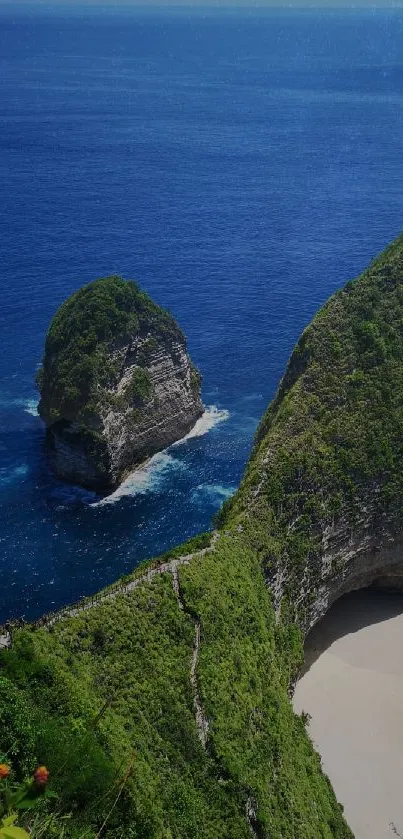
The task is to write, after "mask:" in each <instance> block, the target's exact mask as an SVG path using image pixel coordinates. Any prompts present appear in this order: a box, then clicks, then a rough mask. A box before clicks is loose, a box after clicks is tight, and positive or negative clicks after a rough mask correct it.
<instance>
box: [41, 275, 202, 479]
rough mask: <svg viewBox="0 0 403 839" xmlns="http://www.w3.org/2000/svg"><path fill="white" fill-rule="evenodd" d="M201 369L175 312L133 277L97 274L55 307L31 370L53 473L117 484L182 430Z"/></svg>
mask: <svg viewBox="0 0 403 839" xmlns="http://www.w3.org/2000/svg"><path fill="white" fill-rule="evenodd" d="M200 382H201V377H200V375H199V373H198V371H197V370H196V368H195V367H194V365H193V364H192V361H191V360H190V358H189V355H188V353H187V352H186V340H185V336H184V334H183V332H182V331H181V330H180V329H179V327H178V325H177V324H176V323H175V321H174V319H173V318H172V317H171V315H169V314H168V313H167V312H166V311H164V310H163V309H161V308H160V307H159V306H157V305H156V304H155V303H153V302H152V301H151V300H150V298H149V297H148V296H147V295H146V294H145V293H144V292H142V291H140V289H139V288H138V286H137V285H136V284H135V283H134V282H130V281H124V280H122V279H121V278H120V277H115V276H111V277H106V278H104V279H100V280H96V281H95V282H93V283H90V284H89V285H88V286H85V287H84V288H82V289H80V290H79V291H78V292H76V293H75V294H73V295H72V297H70V298H69V299H68V300H67V301H66V302H65V303H63V305H62V306H61V307H60V309H59V310H58V312H57V313H56V315H55V317H54V318H53V321H52V323H51V325H50V328H49V331H48V335H47V338H46V345H45V355H44V360H43V365H42V368H41V370H40V371H39V374H38V385H39V389H40V394H41V399H40V403H39V413H40V416H41V417H42V419H43V420H44V421H45V423H46V425H47V427H48V439H49V448H50V452H51V458H52V462H53V465H54V468H55V471H56V472H57V474H58V475H59V476H60V477H62V478H64V479H66V480H69V481H73V482H75V483H79V484H83V485H84V486H89V487H94V488H101V489H108V488H112V487H114V486H116V485H117V484H118V483H119V482H120V481H121V480H122V478H123V477H124V476H125V474H126V473H127V472H128V471H129V470H130V469H132V468H133V467H134V466H135V465H138V464H139V463H141V462H143V461H144V460H145V459H147V458H149V457H150V456H151V455H153V454H155V452H157V451H160V450H161V449H164V448H166V447H167V446H169V445H170V444H171V443H173V442H175V441H176V440H179V439H180V438H181V437H184V436H185V435H186V434H187V433H188V432H189V431H190V429H191V428H192V426H193V425H194V424H195V422H196V421H197V419H198V418H199V417H200V416H201V414H202V412H203V406H202V402H201V398H200Z"/></svg>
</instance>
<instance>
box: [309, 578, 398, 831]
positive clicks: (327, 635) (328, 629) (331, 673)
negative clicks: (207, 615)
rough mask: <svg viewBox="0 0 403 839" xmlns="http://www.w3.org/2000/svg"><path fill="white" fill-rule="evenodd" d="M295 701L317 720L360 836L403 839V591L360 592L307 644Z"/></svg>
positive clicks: (327, 762)
mask: <svg viewBox="0 0 403 839" xmlns="http://www.w3.org/2000/svg"><path fill="white" fill-rule="evenodd" d="M294 708H295V710H296V711H297V712H298V713H300V712H301V711H307V712H308V713H309V714H310V715H311V717H312V719H311V721H310V724H309V732H310V736H311V737H312V739H313V741H314V743H315V745H316V747H317V749H318V751H319V752H320V754H321V756H322V762H323V766H324V770H325V772H326V773H327V774H328V776H329V778H330V780H331V782H332V784H333V787H334V789H335V792H336V795H337V797H338V799H339V801H340V802H341V803H342V804H343V805H344V808H345V816H346V819H347V821H348V823H349V825H350V827H351V828H352V830H353V832H354V834H355V837H356V839H392V837H396V836H397V837H401V838H402V839H403V596H400V595H397V594H385V593H381V592H375V591H371V590H363V591H359V592H353V593H351V594H349V595H346V596H345V597H344V598H342V599H340V600H339V601H338V602H337V603H335V604H334V606H333V607H332V609H331V610H330V612H329V613H328V615H327V616H326V617H325V618H324V620H323V621H322V622H321V623H320V624H319V625H318V626H317V627H315V629H314V630H313V631H312V633H311V635H310V636H309V638H308V640H307V644H306V670H305V673H304V675H303V676H302V678H301V679H300V681H299V683H298V685H297V688H296V692H295V697H294Z"/></svg>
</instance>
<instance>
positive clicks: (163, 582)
mask: <svg viewBox="0 0 403 839" xmlns="http://www.w3.org/2000/svg"><path fill="white" fill-rule="evenodd" d="M402 336H403V239H399V240H398V241H397V242H396V243H395V244H394V245H393V246H392V247H391V248H390V249H388V251H387V252H386V253H385V254H384V255H383V256H382V257H381V258H380V259H379V260H377V261H376V262H375V263H374V264H373V265H372V266H371V268H370V269H369V270H368V271H367V272H365V274H364V275H363V277H362V278H360V280H359V281H356V282H352V283H349V284H348V285H347V286H346V288H345V289H344V290H343V291H341V292H339V293H337V294H336V295H335V296H334V297H333V298H332V299H331V300H330V301H329V302H328V303H327V305H326V306H325V307H324V308H323V309H322V311H321V312H320V313H319V314H318V315H317V317H316V318H315V319H314V321H313V323H312V324H311V326H310V327H309V328H308V329H307V330H306V331H305V332H304V334H303V335H302V337H301V339H300V341H299V343H298V345H297V347H296V350H295V351H294V353H293V356H292V358H291V360H290V363H289V365H288V368H287V371H286V374H285V377H284V379H283V381H282V383H281V385H280V388H279V391H278V394H277V396H276V398H275V400H274V402H273V403H272V405H271V406H270V407H269V409H268V411H267V413H266V415H265V416H264V418H263V420H262V423H261V425H260V428H259V431H258V434H257V438H256V443H255V448H254V451H253V454H252V457H251V460H250V463H249V466H248V468H247V471H246V475H245V478H244V480H243V483H242V485H241V487H240V490H239V491H238V493H237V494H236V495H235V496H234V497H233V498H232V499H230V500H229V501H228V502H226V504H225V505H224V507H223V510H222V513H221V516H220V533H219V538H218V539H217V541H216V542H215V543H214V545H213V546H212V548H211V550H209V551H207V552H204V553H203V554H199V555H198V554H197V553H196V554H195V555H194V556H193V558H192V559H191V561H189V562H188V564H181V565H180V566H177V574H178V583H179V589H178V588H176V589H175V587H174V585H173V583H174V582H175V579H174V578H173V577H172V575H171V574H170V573H164V574H159V575H156V576H154V577H153V578H152V579H150V580H148V581H145V582H143V583H141V584H140V585H138V586H137V587H136V588H134V589H131V590H130V591H128V592H127V591H126V592H122V591H121V592H119V591H118V590H117V591H116V592H114V596H113V597H110V599H108V600H104V601H102V602H99V603H98V604H97V605H94V606H93V607H92V608H89V609H88V610H87V611H82V612H81V613H79V614H77V615H76V616H74V617H71V616H70V617H68V616H65V617H63V618H62V619H61V620H60V621H59V622H57V623H56V624H54V625H52V626H51V627H48V628H46V626H41V627H27V628H24V629H18V630H15V631H14V640H13V648H12V649H11V650H9V651H4V652H2V653H0V700H2V699H3V694H4V695H5V696H6V695H7V692H9V696H10V697H11V698H12V701H11V702H10V704H9V705H8V707H6V709H5V710H1V711H0V753H2V752H4V753H10V754H12V758H13V762H15V765H16V767H17V768H18V771H20V772H21V773H24V772H25V771H26V770H27V769H29V767H30V766H31V764H33V763H35V761H36V760H39V761H41V762H44V763H45V764H46V765H48V766H49V769H50V771H51V778H52V779H53V780H52V784H53V788H54V790H55V792H56V793H57V795H58V799H57V801H56V803H55V805H54V811H53V827H52V830H55V831H56V832H55V833H54V834H52V832H51V830H50V828H49V832H48V835H49V837H51V836H52V835H55V836H61V835H63V836H65V837H66V839H79V837H80V839H83V837H84V838H85V839H99V837H102V839H104V837H105V839H127V838H129V839H248V837H250V836H251V827H252V828H253V831H254V835H255V836H256V837H257V839H269V837H270V839H351V836H352V834H351V832H350V830H349V828H348V827H347V826H346V824H345V822H344V819H343V815H342V810H341V808H340V806H339V805H338V804H337V802H336V800H335V796H334V793H333V791H332V789H331V786H330V783H329V781H328V779H327V778H326V777H325V776H324V774H323V773H322V770H321V765H320V759H319V757H318V755H317V754H316V753H315V751H314V749H313V747H312V744H311V742H310V740H309V738H308V736H307V734H306V731H305V722H306V719H305V718H304V717H303V716H301V717H297V716H295V715H294V714H293V712H292V708H291V705H290V702H289V689H290V685H292V683H293V681H294V679H295V677H296V674H297V672H298V669H299V667H300V665H301V662H302V643H301V632H300V629H301V626H304V623H305V619H306V614H305V611H306V609H307V608H308V607H309V597H310V592H311V591H312V592H314V590H315V585H316V583H317V580H318V578H319V564H320V558H321V555H320V540H321V537H322V534H323V530H324V528H326V526H327V525H329V524H332V523H334V522H337V521H338V520H343V521H347V522H348V523H349V524H350V525H351V527H352V528H353V527H354V525H355V523H356V521H357V518H358V516H359V514H360V511H361V509H362V505H363V503H364V501H365V500H366V501H367V503H369V504H370V506H371V516H372V517H373V521H377V520H378V517H381V518H382V521H385V520H388V521H391V522H394V523H395V526H396V527H400V525H399V522H400V521H401V514H402V509H401V504H402V501H401V499H402V498H403V486H402V481H403V478H402V474H401V468H400V464H401V460H402V457H403V414H402V408H401V406H402V404H403V364H402V362H403V340H402ZM143 384H144V383H143ZM209 539H210V536H209V535H208V534H204V535H201V536H199V537H195V539H193V540H191V541H190V542H189V543H187V544H185V545H182V546H181V547H180V548H176V549H174V550H173V551H171V552H169V554H167V555H166V556H165V557H158V558H157V559H156V560H154V561H152V562H151V563H148V564H147V565H146V566H144V565H143V566H141V567H140V568H138V569H136V571H135V572H134V574H133V575H132V576H131V577H130V576H129V577H127V578H125V584H126V583H128V582H130V580H131V579H132V580H136V579H137V578H139V577H141V576H142V575H143V574H144V572H145V570H147V567H148V568H150V569H151V568H157V567H158V566H159V565H161V562H163V561H169V560H173V559H175V558H178V557H179V556H182V555H184V554H189V553H194V552H197V551H202V550H203V549H204V548H206V547H207V546H208V544H209ZM278 568H281V570H282V579H283V581H284V582H283V591H282V595H283V598H282V603H281V611H280V612H277V615H275V611H274V605H273V602H272V596H271V592H270V588H269V587H268V586H267V584H266V582H265V577H266V579H267V578H268V579H269V580H270V579H271V578H272V577H273V578H274V574H275V572H276V570H278ZM262 571H263V572H264V573H262ZM303 582H304V590H305V592H306V597H305V601H303V602H302V603H299V606H298V608H296V606H295V603H296V602H298V600H297V595H299V594H300V592H301V589H302V583H303ZM113 588H114V587H113V586H112V587H111V589H110V590H109V593H110V594H112V593H113ZM199 628H200V649H199V650H198V657H197V667H196V677H197V691H198V698H199V701H200V702H201V703H202V707H203V709H204V712H205V714H206V717H207V719H208V723H209V731H208V737H207V746H206V748H204V747H203V745H202V742H201V741H200V739H199V736H198V728H197V724H196V714H195V706H194V689H195V688H194V684H193V685H192V683H191V678H190V674H191V661H192V657H193V656H194V649H195V647H194V645H195V638H196V639H197V637H198V634H197V633H198V631H199ZM4 692H5V693H4ZM0 704H1V705H2V707H3V703H2V702H1V703H0ZM1 714H3V716H1ZM247 812H248V813H249V819H250V825H249V824H248V818H247ZM66 817H68V818H66ZM57 830H59V833H58V832H57Z"/></svg>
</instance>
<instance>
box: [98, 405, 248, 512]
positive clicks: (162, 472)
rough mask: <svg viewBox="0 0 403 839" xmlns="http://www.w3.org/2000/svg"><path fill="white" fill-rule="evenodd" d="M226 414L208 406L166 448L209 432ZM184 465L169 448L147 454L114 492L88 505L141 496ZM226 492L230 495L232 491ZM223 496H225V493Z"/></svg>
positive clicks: (212, 406) (184, 467) (160, 484)
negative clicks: (184, 434) (145, 460)
mask: <svg viewBox="0 0 403 839" xmlns="http://www.w3.org/2000/svg"><path fill="white" fill-rule="evenodd" d="M228 417H229V412H228V411H226V410H223V409H222V410H219V409H218V408H217V407H216V406H215V405H211V406H210V407H208V408H206V410H205V412H204V414H203V416H202V417H200V419H198V420H197V422H196V424H195V425H194V426H193V428H192V429H191V430H190V431H189V433H188V434H186V436H185V437H182V439H181V440H178V441H177V442H176V443H173V445H172V446H170V447H169V448H170V449H173V448H176V447H178V446H179V445H181V444H183V443H185V442H186V440H190V439H192V438H193V437H202V436H203V435H204V434H207V433H208V432H209V431H211V429H212V428H214V426H216V425H218V424H219V423H220V422H224V420H227V419H228ZM187 468H188V467H187V465H186V463H184V462H183V461H182V460H181V459H180V458H178V457H173V456H172V455H171V454H169V449H165V450H164V451H162V452H157V454H155V455H154V456H153V457H151V458H150V460H148V461H147V463H145V464H144V466H140V467H139V468H138V469H136V470H135V471H134V472H132V473H131V474H130V475H129V476H128V477H127V478H126V480H125V481H123V483H122V484H121V485H120V486H119V487H118V488H117V489H116V490H115V492H112V493H111V495H108V496H106V498H102V499H101V500H100V501H96V502H94V503H93V504H91V507H100V506H103V505H104V504H115V503H116V502H117V501H119V500H120V499H121V498H125V497H126V496H135V495H145V494H146V493H147V492H156V491H158V490H159V489H160V487H161V486H162V484H163V482H164V481H165V480H166V478H167V476H168V474H169V473H170V472H172V470H182V471H184V470H186V469H187ZM222 491H223V492H224V493H225V492H226V490H225V488H224V487H223V488H222ZM230 494H232V490H231V492H230ZM225 497H227V496H226V495H225Z"/></svg>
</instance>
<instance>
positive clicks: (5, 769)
mask: <svg viewBox="0 0 403 839" xmlns="http://www.w3.org/2000/svg"><path fill="white" fill-rule="evenodd" d="M9 774H10V767H9V766H7V764H6V763H0V781H1V779H2V778H8V776H9Z"/></svg>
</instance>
